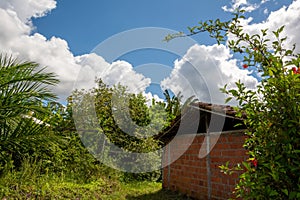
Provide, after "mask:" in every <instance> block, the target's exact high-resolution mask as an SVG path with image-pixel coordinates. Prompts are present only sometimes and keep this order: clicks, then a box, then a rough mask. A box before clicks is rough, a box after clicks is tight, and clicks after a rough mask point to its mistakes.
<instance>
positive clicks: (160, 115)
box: [0, 55, 181, 199]
mask: <svg viewBox="0 0 300 200" xmlns="http://www.w3.org/2000/svg"><path fill="white" fill-rule="evenodd" d="M0 76H1V79H0V199H2V198H4V199H6V198H8V199H53V198H54V199H66V198H67V199H128V198H129V199H135V198H139V197H138V196H139V195H143V194H147V193H149V198H148V197H147V198H148V199H151V198H152V197H151V196H152V194H150V193H154V192H156V193H157V194H153V198H156V197H158V198H160V197H161V198H168V199H180V198H181V197H180V196H179V195H177V194H173V193H169V192H164V191H159V190H160V188H161V184H160V183H158V182H155V181H157V180H158V179H159V178H160V176H161V174H160V173H161V172H160V170H156V171H154V172H147V173H140V174H135V173H126V172H120V171H118V170H115V169H113V168H110V167H108V166H106V165H104V164H101V163H100V162H99V160H97V159H96V158H95V157H94V156H95V155H92V154H90V152H91V148H92V149H93V148H99V145H98V146H97V145H95V146H91V148H86V147H85V146H84V145H83V143H82V139H83V138H80V137H81V135H78V133H77V130H76V128H79V129H85V128H88V127H84V126H80V125H79V126H78V127H75V124H76V121H74V119H73V113H74V112H77V113H78V112H83V111H84V112H88V111H90V109H92V108H93V109H95V110H96V115H97V120H96V121H95V122H94V123H95V124H96V125H97V127H98V126H100V127H101V129H100V130H99V129H98V131H97V132H96V133H100V132H101V133H104V134H105V135H106V136H107V137H108V139H109V142H110V143H114V144H116V145H117V146H118V147H119V148H121V149H123V150H125V151H130V152H139V153H147V152H151V151H154V150H157V149H159V147H160V141H158V140H156V139H154V137H153V136H154V135H155V134H157V133H158V132H159V131H161V130H163V129H164V128H166V127H167V126H168V125H169V124H170V123H171V120H172V119H175V117H176V116H175V115H176V113H178V110H179V108H180V102H179V101H178V99H177V98H175V97H170V95H169V94H168V97H169V98H170V100H171V103H172V105H169V104H166V103H164V102H155V101H153V102H152V106H151V107H148V106H146V99H145V97H143V95H142V94H130V93H128V92H127V91H126V88H125V87H123V86H121V85H116V86H112V87H109V86H108V85H105V84H104V83H103V82H102V81H101V80H100V79H99V80H96V82H97V84H98V87H97V88H94V89H93V90H91V91H84V90H82V91H74V92H73V93H72V95H71V96H70V97H69V98H68V102H67V105H66V106H64V105H62V104H60V103H58V102H56V95H55V94H54V93H53V92H51V90H50V88H51V87H53V86H55V85H56V84H57V83H58V82H59V81H58V79H57V78H56V75H55V74H54V73H48V72H46V70H45V68H41V67H40V66H39V65H38V64H37V63H34V62H20V61H18V60H17V59H14V58H12V57H10V56H8V55H1V56H0ZM91 99H92V100H93V102H95V103H94V104H93V105H92V108H91V107H89V106H86V105H89V104H84V105H85V107H80V106H81V105H83V104H82V102H84V101H88V100H91ZM79 102H81V103H79ZM112 102H113V103H112ZM115 106H118V107H115ZM118 109H119V110H124V109H127V110H126V111H127V112H119V113H117V112H114V111H115V110H118ZM116 116H117V119H118V120H119V121H116ZM127 119H132V121H133V122H134V123H130V122H131V121H128V120H127ZM77 120H78V119H77ZM79 120H82V121H81V122H86V121H88V120H90V118H89V117H87V116H84V117H83V118H81V119H79ZM80 124H81V125H84V124H85V123H80ZM76 125H78V124H76ZM134 125H135V126H134ZM123 130H127V131H128V130H129V131H132V132H131V133H132V135H128V134H127V133H128V132H124V131H123ZM89 136H95V135H89ZM91 138H92V139H95V138H94V137H91ZM94 144H95V143H94ZM151 156H152V157H151ZM96 157H97V156H96ZM114 159H115V160H114V162H115V161H116V160H117V161H118V162H122V164H125V165H126V164H127V163H126V162H128V161H126V157H122V156H116V157H115V158H114ZM158 159H159V160H160V155H159V154H150V157H149V160H150V161H152V160H154V161H157V160H158ZM141 161H142V160H141ZM154 161H153V165H157V163H155V162H154ZM141 163H142V162H141ZM143 164H144V165H146V164H145V163H143ZM150 164H151V163H150ZM159 164H160V163H159ZM144 165H140V166H139V167H143V166H144ZM145 180H146V181H152V182H137V181H145ZM142 186H143V190H141V188H142ZM137 190H141V191H140V192H137ZM177 197H178V198H177ZM145 198H146V197H145ZM147 198H146V199H147Z"/></svg>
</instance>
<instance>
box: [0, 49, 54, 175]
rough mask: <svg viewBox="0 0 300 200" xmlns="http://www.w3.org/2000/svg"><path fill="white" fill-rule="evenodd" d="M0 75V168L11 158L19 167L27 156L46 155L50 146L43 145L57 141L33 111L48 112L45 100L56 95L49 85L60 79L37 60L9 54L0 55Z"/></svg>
mask: <svg viewBox="0 0 300 200" xmlns="http://www.w3.org/2000/svg"><path fill="white" fill-rule="evenodd" d="M0 74H1V79H0V168H1V166H4V165H5V163H7V162H9V160H10V159H11V160H13V161H14V165H15V166H16V167H19V166H20V165H21V161H22V159H23V157H24V156H25V155H31V154H42V153H45V154H47V153H48V152H49V151H51V148H49V146H45V145H42V144H46V143H49V144H50V143H51V144H53V142H55V141H56V140H57V138H56V137H55V136H54V135H53V134H52V133H51V132H50V128H49V126H48V124H46V123H44V122H42V121H40V120H38V119H36V118H34V117H33V113H38V114H39V115H41V116H45V115H47V114H49V111H48V110H47V109H45V108H44V107H43V106H42V101H46V100H48V101H50V100H54V99H55V98H56V96H55V95H54V94H53V93H52V92H51V91H50V90H49V89H48V86H53V85H55V84H57V83H58V80H57V79H56V78H55V75H54V74H53V73H47V72H45V70H44V69H39V65H38V64H37V63H34V62H18V61H17V60H16V59H13V58H12V57H9V56H7V55H1V56H0ZM0 170H1V169H0ZM0 174H1V171H0Z"/></svg>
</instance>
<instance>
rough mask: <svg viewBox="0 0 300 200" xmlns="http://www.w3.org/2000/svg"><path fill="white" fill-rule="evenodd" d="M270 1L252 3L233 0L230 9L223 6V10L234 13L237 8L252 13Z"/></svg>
mask: <svg viewBox="0 0 300 200" xmlns="http://www.w3.org/2000/svg"><path fill="white" fill-rule="evenodd" d="M268 1H269V0H262V1H261V2H260V3H250V2H249V1H248V0H232V1H231V5H230V6H229V7H228V6H227V5H226V6H223V7H222V9H223V10H224V11H226V12H234V11H235V10H236V9H237V8H240V9H241V10H245V11H246V12H252V11H254V10H257V9H258V8H259V7H260V6H261V5H262V4H264V3H266V2H268Z"/></svg>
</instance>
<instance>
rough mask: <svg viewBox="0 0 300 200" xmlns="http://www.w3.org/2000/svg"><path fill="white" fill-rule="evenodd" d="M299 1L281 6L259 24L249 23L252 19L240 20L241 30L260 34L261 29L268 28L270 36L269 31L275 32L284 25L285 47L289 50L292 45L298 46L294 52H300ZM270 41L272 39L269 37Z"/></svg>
mask: <svg viewBox="0 0 300 200" xmlns="http://www.w3.org/2000/svg"><path fill="white" fill-rule="evenodd" d="M299 19H300V0H295V1H293V2H292V3H291V4H290V5H289V6H288V7H286V6H283V7H282V8H280V9H279V10H277V11H273V12H271V13H270V14H269V16H268V18H267V19H266V21H264V22H261V23H251V22H252V18H248V19H244V20H241V24H242V25H243V29H244V31H245V32H248V33H250V34H256V33H260V30H261V29H266V28H268V30H269V33H270V35H272V32H271V31H275V30H277V29H278V28H280V27H281V26H283V25H285V29H284V31H283V32H282V37H285V36H287V37H288V39H287V42H286V46H287V47H289V48H291V47H292V45H293V44H298V46H297V48H296V51H297V52H300V46H299V44H300V35H299V32H300V23H299ZM271 39H274V38H272V37H271Z"/></svg>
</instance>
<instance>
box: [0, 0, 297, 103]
mask: <svg viewBox="0 0 300 200" xmlns="http://www.w3.org/2000/svg"><path fill="white" fill-rule="evenodd" d="M237 6H240V7H243V8H245V9H246V10H247V13H246V19H245V21H243V24H244V28H245V30H248V32H250V33H255V31H257V30H259V29H261V28H269V27H270V29H276V28H277V27H279V26H280V25H281V24H287V25H288V26H287V29H286V31H285V34H288V35H289V36H291V40H290V41H291V42H299V37H298V35H299V34H298V32H299V26H298V24H299V23H297V22H298V21H299V18H300V16H299V15H300V14H299V13H300V9H299V7H300V6H299V0H298V1H292V0H281V1H276V0H263V1H257V0H232V1H229V0H228V1H226V0H211V1H199V0H188V1H179V0H163V1H158V0H153V1H142V0H130V1H124V0H123V1H121V0H118V1H117V0H110V1H99V0H88V1H83V0H78V1H71V0H57V1H55V0H22V1H21V0H12V1H6V0H0V27H1V29H2V30H3V31H2V33H0V45H1V46H0V47H1V49H2V50H3V51H6V52H10V53H12V54H15V55H16V56H18V57H20V58H24V59H29V60H33V61H36V62H39V63H41V65H46V66H48V67H49V70H52V71H54V72H56V73H57V74H58V76H59V78H60V79H61V83H60V85H59V86H58V87H56V88H55V92H57V93H58V95H59V96H60V98H61V99H62V100H63V99H65V98H66V97H67V96H68V95H69V94H70V92H71V91H72V89H74V82H76V83H77V85H85V84H86V83H87V82H89V80H91V79H93V77H88V76H92V75H95V74H97V73H96V72H95V67H99V66H100V68H101V69H105V70H104V71H105V72H101V73H100V75H99V76H102V77H101V78H103V79H104V80H105V81H107V83H108V84H115V83H118V82H120V83H121V84H124V85H127V86H128V87H129V89H130V91H133V92H146V93H147V92H152V94H146V93H145V95H146V96H147V97H149V98H151V97H153V95H154V94H155V93H157V94H158V93H159V87H162V88H163V89H170V90H172V91H173V92H174V93H178V92H179V91H184V92H186V94H185V96H186V97H188V96H189V95H192V94H196V96H197V97H198V99H200V100H201V101H212V99H213V98H212V97H209V95H208V96H207V95H203V94H204V93H205V94H207V93H210V96H212V95H211V94H212V93H213V94H214V93H217V91H218V89H219V88H220V87H221V86H222V85H223V84H225V83H229V84H230V85H232V87H233V83H234V82H235V81H236V80H237V79H241V80H243V81H245V82H246V85H247V86H249V87H250V88H255V85H256V84H257V81H256V80H254V79H253V77H252V76H251V69H250V71H248V70H244V69H242V68H241V65H242V63H241V61H240V60H238V57H236V56H234V55H232V53H231V52H230V51H229V50H228V49H227V47H226V46H224V45H221V46H214V43H215V42H214V41H213V40H211V39H210V38H209V37H208V36H207V34H199V35H196V36H193V37H192V39H193V40H194V41H195V42H196V43H197V45H194V46H193V45H190V46H186V47H184V48H185V49H184V52H185V53H184V55H176V54H174V53H170V52H168V51H161V50H159V49H141V50H138V51H135V50H133V51H131V52H127V53H126V54H124V55H120V56H119V57H118V58H117V59H115V60H113V61H107V60H106V58H105V56H104V55H97V56H95V55H93V54H92V53H91V51H92V50H93V49H94V48H95V47H97V45H99V44H101V42H103V41H106V40H108V39H109V38H111V37H112V36H114V35H116V34H119V33H122V32H123V31H128V30H132V29H135V28H143V27H159V28H167V29H172V30H175V31H185V30H186V27H187V26H193V25H196V24H197V23H198V22H199V21H201V20H202V21H204V20H208V19H216V18H220V19H223V20H226V19H229V18H230V17H231V14H230V11H231V10H232V9H234V8H236V7H237ZM298 11H299V12H298ZM289 23H291V25H290V26H289ZM293 23H294V24H293ZM295 24H296V25H295ZM140 37H143V35H141V36H140ZM147 39H148V38H147V36H145V40H147ZM162 39H163V38H157V41H158V40H159V42H162ZM157 41H156V42H157ZM129 42H131V41H129ZM132 42H135V41H132ZM173 42H174V41H171V43H173ZM162 43H163V42H162ZM120 45H121V44H120ZM113 50H114V49H109V47H108V49H107V51H113ZM207 54H210V55H207ZM205 58H207V59H205ZM103 59H104V60H103ZM149 63H156V64H157V65H156V66H154V68H153V69H151V68H150V67H148V68H147V69H146V68H141V67H140V66H145V65H147V64H149ZM162 65H165V66H167V67H162V68H160V69H161V70H159V66H162ZM190 65H192V66H190ZM139 67H140V68H139ZM168 67H169V68H168ZM141 69H145V70H141ZM98 70H99V69H98ZM153 71H154V72H155V73H156V75H155V73H154V75H152V77H147V75H150V74H153ZM167 71H168V72H170V73H169V77H167V75H165V76H164V77H162V78H161V80H160V81H161V82H157V81H156V83H155V84H156V88H154V87H152V90H151V89H149V88H151V87H149V86H151V85H152V86H153V79H154V78H155V77H154V76H157V77H160V75H161V74H164V73H166V72H167ZM143 72H145V73H143ZM216 72H218V73H217V74H219V76H220V77H221V78H218V77H216V76H215V74H216ZM78 74H79V75H82V74H84V75H85V76H86V77H80V78H81V79H80V80H79V78H77V79H76V77H78ZM195 74H198V76H195ZM82 76H83V75H82ZM179 77H181V78H179ZM221 79H222V82H221V81H220V80H221ZM199 80H202V81H199ZM175 83H176V84H175ZM75 85H76V84H75ZM158 86H159V87H158ZM207 88H208V89H207ZM208 90H209V91H208ZM159 97H161V94H159ZM223 98H224V96H222V95H219V94H218V95H216V99H218V100H217V101H216V102H219V103H220V102H222V101H223Z"/></svg>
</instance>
